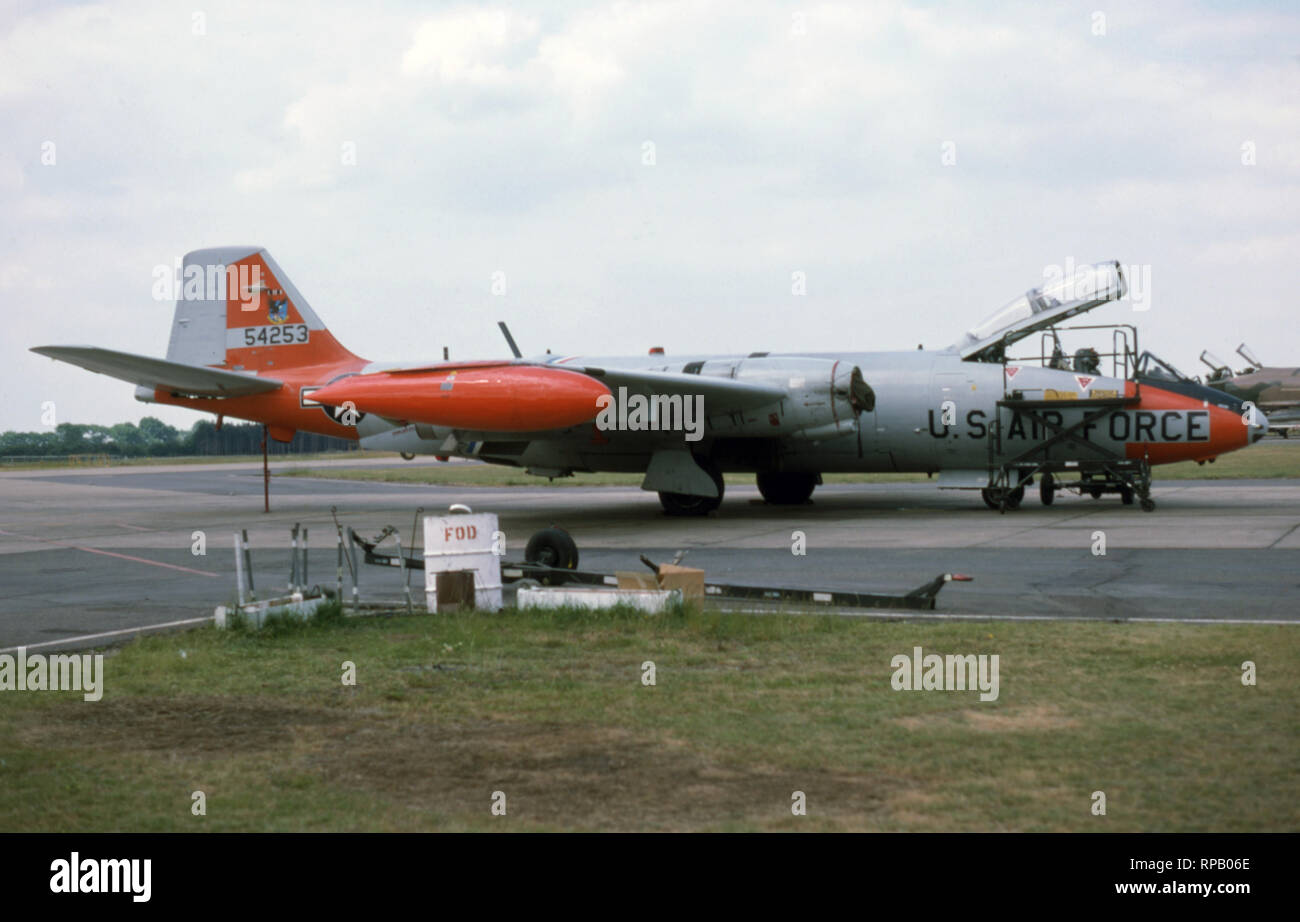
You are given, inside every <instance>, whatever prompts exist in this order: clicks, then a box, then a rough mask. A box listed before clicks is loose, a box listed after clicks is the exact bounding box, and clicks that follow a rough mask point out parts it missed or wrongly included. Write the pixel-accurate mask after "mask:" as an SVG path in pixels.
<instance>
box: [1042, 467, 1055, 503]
mask: <svg viewBox="0 0 1300 922" xmlns="http://www.w3.org/2000/svg"><path fill="white" fill-rule="evenodd" d="M1038 498H1039V499H1041V500H1042V501H1043V505H1044V506H1050V505H1052V501H1053V500H1055V499H1056V481H1055V480H1053V479H1052V475H1051V474H1043V476H1042V477H1040V478H1039V480H1038Z"/></svg>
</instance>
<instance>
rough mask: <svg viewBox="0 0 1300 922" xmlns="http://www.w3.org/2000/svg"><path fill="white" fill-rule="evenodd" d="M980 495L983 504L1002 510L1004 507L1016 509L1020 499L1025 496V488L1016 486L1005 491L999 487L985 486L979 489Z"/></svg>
mask: <svg viewBox="0 0 1300 922" xmlns="http://www.w3.org/2000/svg"><path fill="white" fill-rule="evenodd" d="M980 496H982V497H983V498H984V505H986V506H988V507H989V508H990V509H996V510H997V511H998V512H1002V511H1003V510H1004V509H1018V508H1019V507H1020V503H1021V501H1022V500H1023V499H1024V498H1025V488H1024V487H1016V488H1015V489H1014V490H1011V491H1010V492H1007V491H1006V490H1002V489H1000V488H999V489H992V488H989V487H985V488H984V489H983V490H981V491H980Z"/></svg>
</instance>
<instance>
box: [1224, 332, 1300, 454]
mask: <svg viewBox="0 0 1300 922" xmlns="http://www.w3.org/2000/svg"><path fill="white" fill-rule="evenodd" d="M1237 354H1238V355H1239V356H1241V357H1242V358H1243V359H1245V360H1246V363H1247V364H1246V367H1245V368H1243V369H1242V370H1241V371H1235V372H1234V371H1233V370H1232V368H1231V367H1230V366H1229V365H1228V364H1227V363H1225V362H1221V361H1219V359H1217V358H1215V357H1214V356H1213V355H1211V354H1210V353H1209V352H1208V351H1206V352H1202V353H1201V361H1202V362H1204V363H1205V364H1206V365H1207V366H1208V367H1209V369H1210V374H1209V376H1208V377H1207V378H1206V381H1205V383H1206V384H1208V385H1209V386H1210V387H1213V388H1216V389H1217V390H1221V391H1223V392H1224V393H1225V394H1231V395H1232V396H1233V397H1236V398H1237V399H1238V400H1244V401H1249V402H1250V403H1252V404H1254V405H1255V406H1256V407H1258V408H1259V409H1260V410H1263V411H1265V412H1267V413H1268V428H1269V430H1270V431H1271V432H1276V433H1277V434H1278V435H1280V436H1282V437H1283V438H1290V437H1291V430H1293V429H1297V428H1300V368H1297V367H1292V368H1279V367H1276V366H1270V367H1265V366H1264V364H1263V363H1262V362H1261V361H1260V360H1259V359H1257V358H1255V354H1254V353H1253V352H1251V350H1250V349H1248V348H1247V347H1246V344H1245V343H1242V344H1241V345H1239V346H1238V347H1237Z"/></svg>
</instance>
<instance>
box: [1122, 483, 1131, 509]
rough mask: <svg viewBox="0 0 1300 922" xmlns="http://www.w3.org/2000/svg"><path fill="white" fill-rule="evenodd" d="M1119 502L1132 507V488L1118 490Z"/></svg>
mask: <svg viewBox="0 0 1300 922" xmlns="http://www.w3.org/2000/svg"><path fill="white" fill-rule="evenodd" d="M1119 501H1120V502H1121V503H1123V504H1124V505H1125V506H1131V505H1133V488H1132V487H1120V488H1119Z"/></svg>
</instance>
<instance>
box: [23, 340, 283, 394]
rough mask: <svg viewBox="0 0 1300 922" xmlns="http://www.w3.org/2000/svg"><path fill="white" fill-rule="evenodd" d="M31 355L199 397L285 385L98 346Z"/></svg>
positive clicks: (38, 350) (57, 348)
mask: <svg viewBox="0 0 1300 922" xmlns="http://www.w3.org/2000/svg"><path fill="white" fill-rule="evenodd" d="M32 351H33V352H35V353H37V354H39V355H47V356H49V357H50V358H52V359H58V360H59V361H61V362H69V363H71V364H73V365H79V366H80V367H82V368H85V369H87V370H88V371H93V372H96V373H98V374H101V375H108V376H109V377H113V378H118V379H120V380H122V381H129V382H130V383H131V384H137V385H141V386H143V387H148V388H152V389H154V390H163V391H174V392H177V393H181V394H188V395H191V396H196V397H243V396H247V395H249V394H261V393H264V392H266V391H273V390H275V389H276V388H279V387H281V386H282V382H280V381H276V380H275V379H273V378H259V377H255V376H253V375H248V374H240V373H239V372H236V371H223V370H222V369H220V368H208V367H206V366H204V365H186V364H184V363H182V362H169V361H167V360H166V359H155V358H150V357H149V356H147V355H135V354H133V353H130V352H116V351H114V350H112V349H100V348H98V347H95V346H36V347H34V348H33V349H32Z"/></svg>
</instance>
